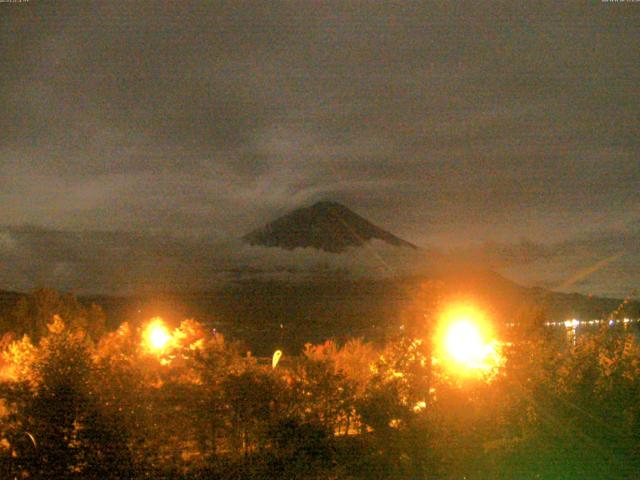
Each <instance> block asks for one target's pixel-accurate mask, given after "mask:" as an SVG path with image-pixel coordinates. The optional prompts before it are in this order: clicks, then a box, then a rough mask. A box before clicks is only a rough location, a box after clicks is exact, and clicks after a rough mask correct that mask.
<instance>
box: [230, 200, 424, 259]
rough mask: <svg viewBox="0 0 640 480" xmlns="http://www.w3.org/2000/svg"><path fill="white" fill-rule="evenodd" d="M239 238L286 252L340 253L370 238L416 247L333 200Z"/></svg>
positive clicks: (293, 212)
mask: <svg viewBox="0 0 640 480" xmlns="http://www.w3.org/2000/svg"><path fill="white" fill-rule="evenodd" d="M242 239H243V240H244V241H245V242H247V243H249V244H251V245H262V246H265V247H280V248H284V249H287V250H293V249H295V248H316V249H318V250H324V251H326V252H331V253H341V252H344V251H345V250H346V249H347V248H349V247H361V246H363V245H364V244H365V243H366V242H368V241H370V240H373V239H377V240H382V241H383V242H386V243H388V244H390V245H395V246H400V247H409V248H417V247H416V246H415V245H413V244H412V243H410V242H407V241H406V240H403V239H401V238H399V237H396V236H395V235H393V234H392V233H389V232H387V231H386V230H383V229H382V228H380V227H378V226H376V225H374V224H372V223H371V222H369V221H368V220H366V219H365V218H363V217H361V216H360V215H358V214H357V213H355V212H353V211H352V210H350V209H349V208H347V207H345V206H344V205H342V204H340V203H338V202H332V201H322V202H318V203H315V204H313V205H311V206H310V207H305V208H298V209H296V210H294V211H292V212H290V213H288V214H286V215H284V216H282V217H280V218H278V219H276V220H274V221H272V222H269V223H268V224H267V225H265V226H264V227H262V228H259V229H257V230H254V231H253V232H250V233H248V234H247V235H245V236H244V237H242Z"/></svg>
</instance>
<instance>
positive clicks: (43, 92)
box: [0, 0, 640, 295]
mask: <svg viewBox="0 0 640 480" xmlns="http://www.w3.org/2000/svg"><path fill="white" fill-rule="evenodd" d="M512 3H513V2H478V1H475V2H450V3H447V2H437V3H431V2H420V3H417V2H416V3H409V2H407V3H403V4H400V5H395V6H391V5H387V4H386V3H385V4H384V5H383V3H382V2H347V1H342V2H329V1H323V2H302V1H299V2H294V1H291V2H256V3H251V2H240V1H238V2H225V3H221V2H200V3H191V2H176V1H170V2H149V1H138V2H128V1H105V2H100V3H96V4H93V5H92V4H90V3H89V2H64V3H60V4H56V5H52V4H51V2H44V1H39V0H29V2H27V3H0V62H1V67H0V68H1V70H0V106H1V110H0V224H2V225H4V227H2V231H0V270H1V269H3V266H4V272H0V287H5V288H8V287H14V288H15V287H20V288H25V287H29V286H30V285H32V284H35V283H38V282H44V283H46V282H47V281H54V280H55V279H56V278H57V277H55V275H54V276H52V275H53V273H51V272H53V271H54V270H56V268H58V267H59V265H58V266H56V265H57V264H56V265H53V266H51V268H49V269H48V270H47V268H48V267H47V268H45V267H42V265H43V264H45V263H46V262H47V261H48V260H46V259H45V258H44V257H46V254H45V253H43V252H47V251H49V252H53V253H51V255H52V257H51V261H52V262H54V263H55V262H57V263H62V264H64V265H66V266H65V267H64V268H67V270H65V271H64V272H63V273H64V275H67V276H68V277H69V278H72V277H73V278H77V275H76V273H77V272H78V271H79V270H82V269H81V268H79V267H78V265H80V264H83V262H84V263H85V264H86V263H87V262H88V261H89V260H87V258H85V257H86V256H87V254H85V256H84V257H83V256H82V255H80V254H79V253H77V252H75V253H69V252H70V250H72V248H71V247H70V246H69V245H68V244H65V243H64V242H63V243H62V244H61V243H60V239H61V238H69V237H68V235H76V236H77V235H81V236H82V238H85V239H86V238H89V237H90V236H91V235H90V234H91V232H95V231H100V232H101V233H100V234H99V235H98V234H96V235H97V236H99V237H100V238H101V239H102V240H100V242H102V243H101V245H102V244H103V243H104V242H109V241H112V240H113V241H114V242H115V241H116V240H117V241H118V242H124V243H125V245H120V246H119V247H113V248H112V249H111V250H108V251H109V252H111V251H112V250H114V249H115V250H117V248H121V249H122V248H129V247H128V246H127V245H129V246H130V244H131V242H129V244H127V241H129V240H130V239H131V238H134V237H135V238H136V239H137V240H136V241H137V242H138V243H144V242H140V240H139V238H140V237H141V236H142V237H144V236H145V235H150V236H154V238H157V236H161V237H171V238H175V241H176V242H196V243H197V242H198V241H204V242H208V241H212V239H225V238H235V237H237V236H239V235H242V234H244V233H246V232H248V231H250V230H252V229H254V228H255V227H257V226H259V225H261V224H263V223H265V222H266V221H268V220H270V219H272V218H274V217H276V216H278V215H281V214H283V213H285V212H287V211H288V210H290V209H292V208H295V207H298V206H301V205H308V204H310V203H312V202H314V201H317V200H321V199H332V200H337V201H340V202H342V203H344V204H345V205H347V206H349V207H350V208H352V209H354V210H355V211H356V212H358V213H360V214H361V215H363V216H364V217H366V218H368V219H370V220H371V221H373V222H374V223H376V224H379V225H381V226H383V227H385V228H386V229H388V230H390V231H391V232H393V233H395V234H396V235H398V236H400V237H403V238H405V239H407V240H409V241H411V242H413V243H416V244H419V245H422V246H433V247H437V248H443V249H449V248H452V247H455V248H459V249H461V251H463V252H464V253H465V254H468V255H472V256H478V257H482V258H483V260H486V261H487V262H489V263H491V264H495V265H496V266H497V267H500V268H502V270H501V271H503V272H505V274H508V275H509V274H510V275H511V277H512V278H515V279H517V280H518V281H521V282H522V283H525V284H540V285H544V286H550V287H554V288H562V289H565V288H566V289H572V288H573V289H578V290H580V291H585V292H587V291H593V292H596V293H603V294H604V293H606V294H616V295H623V294H625V292H627V291H630V290H631V289H632V288H634V287H636V286H638V285H639V284H640V273H638V271H640V270H639V269H638V266H639V265H640V261H639V260H640V253H639V247H638V245H639V244H640V189H639V185H640V159H639V158H638V153H639V148H638V146H639V138H640V121H639V117H640V108H639V107H640V105H639V95H638V91H639V88H638V85H639V84H640V82H639V81H640V75H639V74H640V67H639V66H640V49H639V48H638V39H639V38H640V35H639V34H640V3H631V2H628V3H606V2H603V3H601V2H599V1H593V2H588V1H582V2H564V1H563V2H557V1H555V2H535V4H529V3H530V2H526V3H527V4H528V5H525V2H516V3H519V4H518V5H514V4H512ZM25 226H28V227H25ZM25 232H27V233H25ZM74 232H75V233H74ZM113 232H116V233H113ZM56 239H57V240H56ZM114 239H115V240H114ZM127 239H129V240H127ZM47 242H53V244H54V245H53V246H52V247H50V248H49V250H47V247H46V246H47V245H48V244H47ZM56 242H58V243H56ZM67 242H68V243H73V244H74V248H76V249H77V248H78V246H77V242H75V243H74V242H72V241H70V240H67ZM34 245H36V247H37V248H36V247H34ZM65 245H66V246H65ZM87 248H88V250H87V252H88V251H92V250H91V249H90V248H89V247H87ZM91 248H94V247H91ZM110 248H111V247H110ZM38 249H40V250H38ZM187 250H188V249H187ZM103 253H104V252H103ZM36 254H37V255H42V258H34V255H36ZM198 255H202V253H201V252H199V253H198ZM78 256H80V257H82V258H78ZM29 259H30V261H31V262H32V263H39V264H40V266H39V267H38V268H40V270H38V271H37V272H36V270H37V269H36V268H35V267H33V266H29V265H27V264H28V260H29ZM567 259H572V260H570V261H569V260H567ZM599 262H600V263H599ZM594 265H596V267H597V268H596V271H595V273H593V274H591V273H589V274H588V275H586V277H585V278H586V280H584V282H587V283H586V284H585V283H582V284H581V283H580V282H579V281H576V282H574V283H575V284H569V283H567V282H571V279H572V277H574V276H576V275H579V274H580V272H581V271H583V270H584V271H588V270H589V269H590V268H592V267H593V266H594ZM64 268H63V270H64ZM607 268H608V269H610V270H609V273H606V272H605V273H603V271H605V270H603V269H607ZM9 269H12V271H11V272H9ZM43 269H44V270H43ZM85 270H86V269H85ZM38 272H39V273H38ZM43 272H44V273H43ZM47 272H48V273H47ZM65 272H66V273H65ZM64 275H63V277H64ZM594 275H595V276H594ZM598 275H599V276H598ZM64 278H67V277H64ZM16 279H17V280H16ZM77 282H78V281H77V280H76V283H74V282H73V281H71V280H69V282H68V285H69V286H70V287H72V288H73V287H74V286H76V284H77ZM63 284H64V282H63ZM100 285H102V287H104V288H107V286H105V285H106V284H104V283H101V284H100ZM102 287H100V288H102ZM96 288H98V287H96Z"/></svg>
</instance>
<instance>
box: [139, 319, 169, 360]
mask: <svg viewBox="0 0 640 480" xmlns="http://www.w3.org/2000/svg"><path fill="white" fill-rule="evenodd" d="M142 337H143V342H144V344H145V346H146V347H147V348H148V349H149V350H151V351H154V352H159V351H161V350H163V349H164V348H165V347H166V346H167V344H168V343H169V340H171V334H170V333H169V330H168V329H167V327H166V326H165V324H164V322H163V321H162V319H161V318H160V317H154V318H152V319H151V322H149V324H148V325H147V327H146V328H145V330H144V333H143V335H142Z"/></svg>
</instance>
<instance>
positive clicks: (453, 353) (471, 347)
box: [436, 305, 503, 376]
mask: <svg viewBox="0 0 640 480" xmlns="http://www.w3.org/2000/svg"><path fill="white" fill-rule="evenodd" d="M499 347H500V345H499V342H498V341H497V340H495V339H494V338H493V332H492V330H491V326H490V324H489V322H488V321H487V320H486V318H485V315H484V313H483V312H481V311H480V310H478V309H476V308H474V307H472V306H469V305H462V306H460V305H456V306H453V307H451V308H449V309H448V310H446V311H445V312H444V314H443V315H442V318H441V322H440V327H439V329H438V335H437V338H436V351H437V356H438V357H439V360H441V361H442V362H443V363H444V365H445V367H446V368H447V369H448V370H449V371H452V372H453V373H456V374H457V375H460V376H485V375H486V374H487V373H490V372H492V371H494V370H495V369H496V368H497V367H499V366H500V365H501V363H502V361H503V359H502V356H501V354H500V348H499Z"/></svg>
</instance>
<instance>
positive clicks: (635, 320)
mask: <svg viewBox="0 0 640 480" xmlns="http://www.w3.org/2000/svg"><path fill="white" fill-rule="evenodd" d="M638 322H640V318H622V319H617V320H613V319H612V320H577V319H575V318H572V319H571V320H565V321H563V322H545V323H544V325H545V326H546V327H566V328H576V327H579V326H580V325H583V326H584V325H604V324H606V323H608V324H609V326H613V325H616V324H629V323H638ZM505 325H506V326H507V327H515V326H517V325H519V323H506V324H505Z"/></svg>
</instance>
